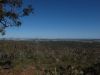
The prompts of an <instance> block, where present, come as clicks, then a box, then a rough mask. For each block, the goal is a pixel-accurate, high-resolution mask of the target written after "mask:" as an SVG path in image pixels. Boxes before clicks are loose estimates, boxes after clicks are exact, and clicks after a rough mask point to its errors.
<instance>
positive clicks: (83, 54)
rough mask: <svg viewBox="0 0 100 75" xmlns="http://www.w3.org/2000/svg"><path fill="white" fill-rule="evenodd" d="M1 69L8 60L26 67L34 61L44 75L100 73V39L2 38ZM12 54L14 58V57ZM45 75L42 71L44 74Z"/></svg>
mask: <svg viewBox="0 0 100 75" xmlns="http://www.w3.org/2000/svg"><path fill="white" fill-rule="evenodd" d="M0 53H1V54H3V55H4V54H5V55H7V59H6V58H4V59H2V58H1V59H0V63H1V65H0V66H1V68H3V66H4V65H2V63H5V61H8V59H9V60H10V62H11V68H14V69H16V68H17V69H25V68H27V67H28V66H29V65H31V64H34V67H35V68H36V69H37V72H40V71H42V72H44V74H43V75H99V74H100V60H99V59H100V43H99V42H92V43H87V42H68V41H67V42H66V41H39V42H38V43H36V42H34V41H3V40H2V41H0ZM11 57H12V58H11ZM40 75H41V73H40Z"/></svg>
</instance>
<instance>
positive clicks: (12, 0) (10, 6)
mask: <svg viewBox="0 0 100 75" xmlns="http://www.w3.org/2000/svg"><path fill="white" fill-rule="evenodd" d="M24 1H25V0H1V1H0V32H1V33H2V34H3V35H4V34H5V33H4V32H5V28H7V27H12V26H20V25H21V24H22V23H21V18H22V17H24V16H29V15H30V13H32V12H33V8H32V5H26V7H25V6H24Z"/></svg>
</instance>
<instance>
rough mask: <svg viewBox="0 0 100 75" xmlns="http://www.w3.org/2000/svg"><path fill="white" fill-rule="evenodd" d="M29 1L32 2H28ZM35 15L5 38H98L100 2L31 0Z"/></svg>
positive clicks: (85, 0)
mask: <svg viewBox="0 0 100 75" xmlns="http://www.w3.org/2000/svg"><path fill="white" fill-rule="evenodd" d="M31 1H32V0H31ZM32 3H33V7H34V8H35V11H34V12H35V13H34V14H33V15H30V16H28V17H24V18H23V19H22V23H23V24H22V26H21V27H19V28H16V27H12V28H8V29H7V31H6V35H5V36H3V37H8V38H88V39H89V38H100V0H33V1H32Z"/></svg>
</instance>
